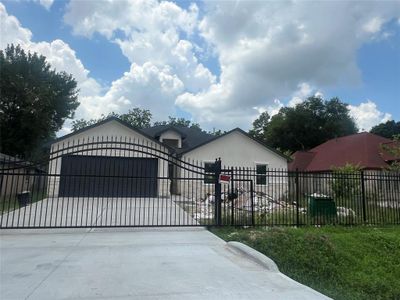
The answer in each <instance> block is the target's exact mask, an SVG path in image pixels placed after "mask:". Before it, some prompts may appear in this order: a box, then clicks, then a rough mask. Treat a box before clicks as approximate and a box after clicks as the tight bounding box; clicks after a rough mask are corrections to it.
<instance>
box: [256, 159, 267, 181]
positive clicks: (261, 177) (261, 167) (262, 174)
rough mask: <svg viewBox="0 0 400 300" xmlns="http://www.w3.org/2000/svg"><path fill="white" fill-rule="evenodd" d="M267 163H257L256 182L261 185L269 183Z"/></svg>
mask: <svg viewBox="0 0 400 300" xmlns="http://www.w3.org/2000/svg"><path fill="white" fill-rule="evenodd" d="M267 169H268V165H267V164H257V165H256V176H257V177H256V183H257V184H259V185H266V184H267Z"/></svg>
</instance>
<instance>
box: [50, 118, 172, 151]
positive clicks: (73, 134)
mask: <svg viewBox="0 0 400 300" xmlns="http://www.w3.org/2000/svg"><path fill="white" fill-rule="evenodd" d="M110 122H117V123H119V124H120V125H122V126H124V127H126V128H128V129H129V130H132V131H133V132H135V133H137V134H139V135H142V136H143V137H145V138H147V139H149V140H151V141H152V142H154V143H157V144H159V145H162V146H164V147H166V148H168V149H170V150H171V149H172V148H171V147H169V146H168V145H165V144H163V143H161V142H159V141H158V140H156V139H154V138H153V137H152V136H150V135H148V134H147V133H145V132H143V131H142V130H140V129H138V128H135V127H133V126H132V125H131V124H129V123H127V122H125V121H122V120H121V119H119V118H117V117H109V118H107V119H105V120H102V121H100V122H97V123H95V124H92V125H89V126H86V127H84V128H82V129H79V130H77V131H74V132H71V133H69V134H66V135H64V136H62V137H59V138H58V139H56V140H54V141H52V142H51V144H55V143H58V142H61V141H63V140H65V139H68V138H71V137H73V136H75V135H78V134H81V133H84V132H86V131H88V130H90V129H93V128H96V127H99V126H101V125H105V124H107V123H110Z"/></svg>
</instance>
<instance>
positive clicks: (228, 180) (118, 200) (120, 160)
mask: <svg viewBox="0 0 400 300" xmlns="http://www.w3.org/2000/svg"><path fill="white" fill-rule="evenodd" d="M0 211H1V215H0V225H1V228H63V227H128V226H214V225H217V226H224V225H235V226H236V225H237V226H258V225H261V226H274V225H288V226H305V225H326V224H340V225H360V224H400V174H399V173H394V172H387V171H380V170H376V171H361V172H353V173H348V172H343V173H340V172H333V173H307V172H288V171H287V170H284V169H282V170H278V169H271V168H269V169H268V168H266V167H265V166H262V167H259V166H258V167H252V168H245V167H224V166H222V161H221V160H216V161H215V163H211V164H210V163H206V164H205V163H203V162H199V161H194V160H190V159H187V158H182V157H180V158H179V157H177V156H175V155H174V154H171V153H170V152H169V150H168V149H166V148H163V147H162V145H158V144H157V145H155V144H149V143H144V142H139V141H132V140H126V139H124V140H122V139H102V140H99V139H97V140H94V139H93V140H91V141H89V140H87V141H82V142H81V143H79V142H78V143H72V144H66V145H63V146H57V148H55V149H54V148H53V149H52V153H51V155H50V158H49V160H48V161H46V162H42V163H40V164H33V163H28V162H23V161H21V160H17V159H13V158H10V157H8V158H7V159H6V158H4V159H3V160H2V161H0Z"/></svg>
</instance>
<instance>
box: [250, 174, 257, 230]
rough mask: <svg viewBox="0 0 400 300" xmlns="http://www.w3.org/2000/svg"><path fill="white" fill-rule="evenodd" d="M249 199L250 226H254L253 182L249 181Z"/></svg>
mask: <svg viewBox="0 0 400 300" xmlns="http://www.w3.org/2000/svg"><path fill="white" fill-rule="evenodd" d="M250 197H251V226H254V225H255V224H256V222H255V219H254V189H253V180H250Z"/></svg>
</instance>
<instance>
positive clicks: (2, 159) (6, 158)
mask: <svg viewBox="0 0 400 300" xmlns="http://www.w3.org/2000/svg"><path fill="white" fill-rule="evenodd" d="M10 168H11V169H17V168H21V169H22V168H27V169H34V170H36V171H40V172H43V170H41V169H40V168H39V167H38V166H36V165H34V164H33V163H31V162H29V161H26V160H22V159H20V158H17V157H14V156H10V155H7V154H4V153H0V169H3V170H4V169H10Z"/></svg>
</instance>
